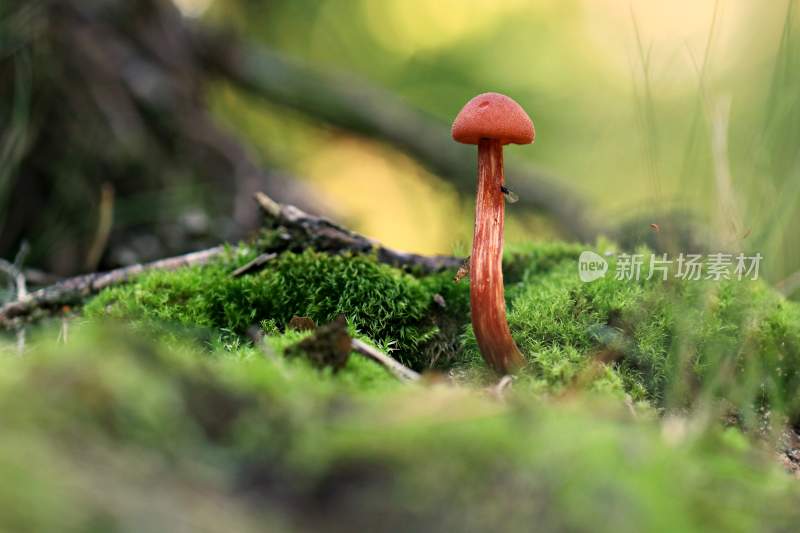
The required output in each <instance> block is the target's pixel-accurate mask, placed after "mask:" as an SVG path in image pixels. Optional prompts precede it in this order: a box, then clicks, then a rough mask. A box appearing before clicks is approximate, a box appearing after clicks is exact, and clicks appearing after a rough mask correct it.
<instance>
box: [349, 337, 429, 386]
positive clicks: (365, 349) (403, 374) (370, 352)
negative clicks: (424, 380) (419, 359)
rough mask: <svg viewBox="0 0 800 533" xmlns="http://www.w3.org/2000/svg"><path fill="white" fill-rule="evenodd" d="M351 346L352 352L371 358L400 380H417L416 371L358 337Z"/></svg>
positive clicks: (418, 376)
mask: <svg viewBox="0 0 800 533" xmlns="http://www.w3.org/2000/svg"><path fill="white" fill-rule="evenodd" d="M351 346H352V348H353V351H354V352H357V353H360V354H361V355H364V356H366V357H368V358H370V359H372V360H373V361H375V362H376V363H378V364H379V365H381V366H383V367H384V368H385V369H386V370H388V371H389V373H391V374H392V375H393V376H394V377H396V378H397V379H399V380H400V381H419V378H420V375H419V374H418V373H416V372H414V371H413V370H411V369H410V368H408V367H407V366H405V365H403V364H402V363H400V362H399V361H397V360H396V359H394V358H392V357H390V356H388V355H386V354H385V353H383V352H382V351H380V350H378V349H377V348H373V347H372V346H370V345H369V344H367V343H365V342H363V341H361V340H358V339H353V341H352V343H351Z"/></svg>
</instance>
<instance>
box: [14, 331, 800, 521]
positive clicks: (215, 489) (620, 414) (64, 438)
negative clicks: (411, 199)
mask: <svg viewBox="0 0 800 533" xmlns="http://www.w3.org/2000/svg"><path fill="white" fill-rule="evenodd" d="M71 329H72V331H71V333H70V340H69V342H68V343H67V344H66V345H64V344H61V343H56V342H52V341H50V340H47V339H48V338H49V339H52V338H55V336H56V332H54V331H50V330H43V331H40V332H39V333H38V335H36V337H37V338H34V339H33V340H31V341H30V342H29V347H28V348H29V350H28V353H27V355H26V356H25V357H23V358H11V357H9V358H5V359H4V360H3V362H2V366H3V372H2V373H0V420H1V421H2V427H3V429H4V439H3V443H2V445H0V477H2V479H3V483H2V484H0V487H2V488H0V530H3V531H15V532H24V531H36V532H47V531H59V532H63V531H80V532H84V531H85V532H94V531H97V532H101V531H102V532H109V531H137V532H142V531H175V530H182V529H188V530H204V531H256V530H260V531H281V530H306V531H319V530H328V531H352V530H361V529H368V530H383V531H392V530H394V531H408V530H428V531H485V530H497V529H502V530H507V531H529V530H530V529H531V528H532V527H536V529H537V530H541V531H563V530H571V531H632V532H633V531H637V532H638V531H648V530H649V531H785V530H790V529H791V527H792V525H793V524H796V523H797V520H798V519H800V510H798V508H797V505H796V502H797V498H798V497H800V486H798V485H797V482H796V481H794V480H792V479H791V478H790V477H788V476H786V475H785V474H784V473H782V472H780V470H779V469H778V467H777V465H776V464H773V462H772V458H771V454H770V453H768V452H762V451H760V449H759V448H758V446H754V445H750V444H747V440H746V439H744V438H742V437H741V435H739V436H737V433H736V430H728V431H727V432H722V433H720V431H719V430H718V429H715V428H714V427H712V428H711V429H707V430H697V431H692V430H691V429H690V430H688V431H686V432H685V433H681V432H678V434H677V435H678V436H677V437H676V436H675V435H674V434H673V433H674V432H673V431H671V430H668V429H664V428H666V426H664V428H662V427H661V426H660V425H659V423H658V421H657V420H656V419H653V418H651V417H648V416H644V417H642V416H639V417H638V419H637V418H636V417H634V416H632V415H631V414H630V413H629V412H628V411H627V410H624V409H622V410H621V409H620V407H619V404H618V403H617V402H609V400H608V398H607V397H606V396H604V395H590V396H580V397H576V398H575V399H571V400H561V401H553V400H550V401H542V400H541V399H540V400H536V399H535V398H533V397H531V396H530V395H528V394H526V393H525V391H524V389H522V390H520V391H519V392H511V393H510V394H509V396H508V399H507V402H506V403H503V402H498V401H497V400H494V399H491V398H489V397H487V396H486V395H485V394H484V393H482V392H481V391H480V389H475V388H471V387H453V386H442V385H438V386H429V387H425V386H421V385H419V386H414V385H408V386H403V385H400V384H398V383H395V382H394V381H393V380H391V379H390V378H388V377H387V376H386V374H384V373H383V370H382V369H380V368H379V367H377V366H372V363H371V362H369V361H364V360H360V359H352V360H351V363H350V365H348V367H347V368H345V369H344V370H343V371H341V372H340V373H338V374H336V375H334V374H331V373H329V372H319V371H317V370H315V369H313V368H311V367H310V366H308V365H307V364H306V363H305V362H304V361H303V360H301V359H298V360H288V359H284V358H282V357H272V356H265V355H264V354H262V353H261V352H260V351H258V350H256V349H254V348H252V347H239V348H237V349H235V350H208V349H207V348H200V347H198V345H196V344H194V343H189V342H177V341H174V340H170V341H168V342H158V343H153V342H150V341H149V340H143V337H142V336H141V335H139V334H134V333H132V332H131V331H130V330H129V329H128V328H124V329H121V328H116V327H108V326H105V327H99V326H92V325H90V324H84V325H73V326H72V328H71ZM290 335H293V336H295V337H296V336H298V335H300V334H296V333H291V334H290ZM271 342H288V340H281V339H280V338H279V337H275V338H273V339H271ZM354 357H355V356H354ZM373 372H374V373H373ZM367 376H371V377H370V378H369V379H367V380H366V383H368V384H367V385H365V381H364V378H365V377H367ZM689 427H690V428H691V427H692V426H691V423H690V424H689ZM732 431H733V432H734V433H731V432H732Z"/></svg>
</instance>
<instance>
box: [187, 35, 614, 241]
mask: <svg viewBox="0 0 800 533" xmlns="http://www.w3.org/2000/svg"><path fill="white" fill-rule="evenodd" d="M192 29H193V30H194V31H193V36H194V40H195V48H196V49H197V51H198V52H199V54H200V57H201V62H202V63H203V65H204V67H205V68H206V69H207V70H208V71H210V72H214V73H216V74H217V75H218V76H219V77H221V78H223V79H225V80H226V81H228V82H231V83H232V84H234V85H236V86H238V87H239V88H241V89H243V90H245V91H248V92H249V93H251V94H253V95H254V96H256V97H258V98H263V99H265V100H267V101H269V102H272V103H275V104H278V105H282V106H286V107H289V108H292V109H294V110H296V111H299V112H300V113H303V114H304V115H306V116H308V117H310V118H311V119H313V120H315V121H323V122H327V123H328V124H330V125H332V126H335V127H337V128H341V129H343V130H347V131H351V132H353V133H356V134H359V135H363V136H365V137H369V138H373V139H378V140H380V141H383V142H386V143H388V144H390V145H392V146H394V147H396V148H398V149H400V150H402V151H404V152H405V153H407V154H408V155H410V156H411V157H413V158H414V159H416V160H417V161H419V162H420V163H422V164H423V165H425V166H426V167H428V168H429V169H431V170H432V171H433V172H434V173H436V174H437V175H439V176H441V177H442V178H443V179H445V180H448V181H450V182H451V183H453V184H454V185H456V187H457V188H458V190H460V191H470V190H473V189H474V188H475V179H474V176H475V168H476V166H477V163H476V160H475V154H474V153H472V152H474V150H472V151H471V150H469V149H468V148H467V147H466V146H463V145H460V144H458V143H456V142H453V140H452V139H451V137H450V126H449V124H445V123H442V122H440V121H438V120H435V119H434V118H433V117H430V116H428V115H425V114H424V113H422V112H420V111H418V110H416V109H414V108H413V107H411V106H409V105H408V104H406V103H404V102H403V101H402V100H401V99H400V98H398V97H396V96H394V95H392V94H391V93H389V92H388V91H386V90H382V89H380V88H378V87H376V86H372V85H370V84H368V83H366V82H364V81H363V80H354V78H353V76H352V75H350V74H348V75H344V74H343V73H334V72H322V71H318V70H315V69H313V68H311V67H309V66H307V65H304V64H302V63H300V62H297V61H292V60H290V59H289V58H287V57H285V56H283V55H281V54H279V53H276V52H274V51H271V50H269V49H267V48H264V47H260V46H257V45H254V44H250V45H245V44H241V43H237V42H236V40H235V39H231V38H230V37H229V36H224V37H223V36H215V35H212V34H211V33H210V32H209V31H203V29H202V28H199V27H194V28H192ZM506 176H507V178H508V181H509V183H511V184H512V186H513V188H514V190H515V191H516V192H517V193H519V196H520V201H519V204H518V205H519V206H521V207H525V208H528V209H534V210H536V211H538V212H541V213H544V214H546V215H548V216H550V217H552V218H553V219H554V220H555V221H556V222H557V224H558V225H559V226H560V227H561V228H562V229H563V230H564V232H565V234H567V235H568V236H569V237H571V238H573V239H576V240H580V241H587V242H588V241H592V240H594V239H595V238H596V237H597V235H599V234H603V233H608V231H606V228H603V227H601V225H600V223H599V221H597V220H594V219H592V217H590V214H591V212H592V210H591V209H590V206H589V205H588V204H587V203H586V202H585V201H584V200H583V199H582V198H581V197H580V195H579V194H578V193H577V192H575V191H573V190H572V189H570V188H569V187H566V186H564V185H562V184H561V183H559V181H560V180H558V179H557V178H556V177H554V176H552V175H549V174H547V173H545V172H544V171H542V170H540V169H537V168H535V167H534V166H532V165H530V164H522V163H520V162H516V163H515V162H509V164H508V165H507V171H506Z"/></svg>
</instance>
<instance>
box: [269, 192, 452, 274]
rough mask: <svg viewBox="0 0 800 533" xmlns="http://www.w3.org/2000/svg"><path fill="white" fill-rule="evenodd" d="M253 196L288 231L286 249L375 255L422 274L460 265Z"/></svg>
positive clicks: (289, 206)
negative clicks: (396, 246) (381, 240)
mask: <svg viewBox="0 0 800 533" xmlns="http://www.w3.org/2000/svg"><path fill="white" fill-rule="evenodd" d="M255 197H256V201H257V202H258V204H259V205H260V206H261V209H262V210H263V211H264V213H265V214H266V215H267V217H268V218H270V219H272V220H273V221H275V222H276V223H277V224H279V225H280V226H282V227H283V229H285V230H287V234H286V235H284V238H285V239H286V241H287V243H288V244H289V245H290V246H288V248H294V246H291V245H292V243H293V244H294V245H295V246H296V245H299V248H307V247H311V248H314V249H315V250H319V251H325V252H343V251H350V252H360V253H373V252H374V253H375V255H376V257H377V259H378V261H380V262H381V263H387V264H390V265H392V266H394V267H397V268H404V269H410V270H416V271H419V272H421V273H425V274H428V273H432V272H441V271H442V270H447V269H450V268H452V269H456V268H458V267H460V266H461V264H462V262H463V259H461V258H458V257H453V256H448V255H433V256H426V255H419V254H412V253H407V252H401V251H400V250H395V249H393V248H388V247H386V246H383V245H382V244H380V243H379V242H377V241H375V240H373V239H370V238H368V237H365V236H363V235H361V234H359V233H356V232H354V231H351V230H349V229H347V228H345V227H343V226H340V225H338V224H336V223H334V222H331V221H330V220H328V219H327V218H324V217H318V216H315V215H311V214H309V213H306V212H305V211H303V210H301V209H298V208H297V207H295V206H293V205H283V204H279V203H277V202H276V201H274V200H273V199H272V198H270V197H269V196H267V195H266V194H264V193H262V192H259V193H256V195H255ZM269 251H271V250H269Z"/></svg>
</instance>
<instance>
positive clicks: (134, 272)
mask: <svg viewBox="0 0 800 533" xmlns="http://www.w3.org/2000/svg"><path fill="white" fill-rule="evenodd" d="M256 199H257V201H258V204H259V205H260V206H261V208H262V210H263V211H264V212H265V214H266V215H267V218H268V220H267V223H268V224H270V225H271V226H272V227H274V228H275V229H276V230H277V231H278V234H279V235H281V236H282V238H281V239H280V240H279V241H278V242H276V243H275V244H273V245H271V246H270V248H269V249H268V250H263V254H262V255H261V256H259V257H258V258H256V259H255V260H254V261H251V262H250V263H249V264H247V265H244V266H243V267H241V268H239V269H237V270H236V271H235V272H233V275H245V274H247V273H250V272H253V271H255V270H257V269H258V268H260V267H263V266H264V265H265V264H266V263H268V261H269V260H270V257H271V254H276V253H280V252H283V251H286V250H302V249H305V248H313V249H315V250H318V251H324V252H332V253H338V252H345V251H349V252H354V253H375V256H376V257H377V260H378V261H380V262H382V263H387V264H390V265H392V266H395V267H398V268H404V269H409V270H415V271H417V272H420V273H423V274H426V273H432V272H439V271H442V270H446V269H448V268H453V269H456V268H458V267H459V266H460V265H461V263H462V259H460V258H458V257H451V256H424V255H417V254H409V253H405V252H401V251H398V250H394V249H392V248H387V247H385V246H383V245H381V244H380V243H378V242H377V241H374V240H372V239H369V238H367V237H365V236H363V235H360V234H358V233H356V232H353V231H350V230H348V229H346V228H344V227H342V226H339V225H338V224H335V223H333V222H331V221H330V220H327V219H325V218H322V217H317V216H314V215H310V214H308V213H306V212H305V211H303V210H301V209H299V208H297V207H295V206H293V205H284V204H279V203H277V202H275V201H274V200H273V199H272V198H270V197H269V196H267V195H266V194H264V193H257V195H256ZM224 251H225V247H224V246H215V247H214V248H209V249H207V250H201V251H199V252H193V253H190V254H186V255H180V256H178V257H171V258H168V259H161V260H159V261H154V262H152V263H144V264H137V265H131V266H128V267H124V268H119V269H116V270H111V271H109V272H99V273H93V274H85V275H83V276H78V277H74V278H69V279H66V280H63V281H61V282H59V283H56V284H54V285H51V286H50V287H45V288H43V289H39V290H37V291H35V292H32V293H30V294H28V295H26V296H25V298H24V299H21V300H20V301H15V302H9V303H7V304H5V305H4V306H2V307H0V327H4V328H9V327H13V326H14V324H15V323H16V321H18V320H19V319H23V318H25V317H29V316H31V315H33V314H35V313H36V312H37V311H48V310H50V311H52V310H60V309H61V308H62V307H64V306H67V305H74V304H78V303H81V302H82V301H83V300H85V299H86V298H87V297H89V296H92V295H93V294H97V293H98V292H100V291H101V290H103V289H105V288H107V287H111V286H114V285H120V284H122V283H126V282H128V281H130V280H131V279H132V278H134V277H136V276H138V275H139V274H142V273H144V272H150V271H153V270H163V271H170V270H177V269H179V268H183V267H190V266H198V265H204V264H206V263H208V262H209V261H211V260H213V259H216V258H217V257H219V256H220V255H222V253H223V252H224Z"/></svg>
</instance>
